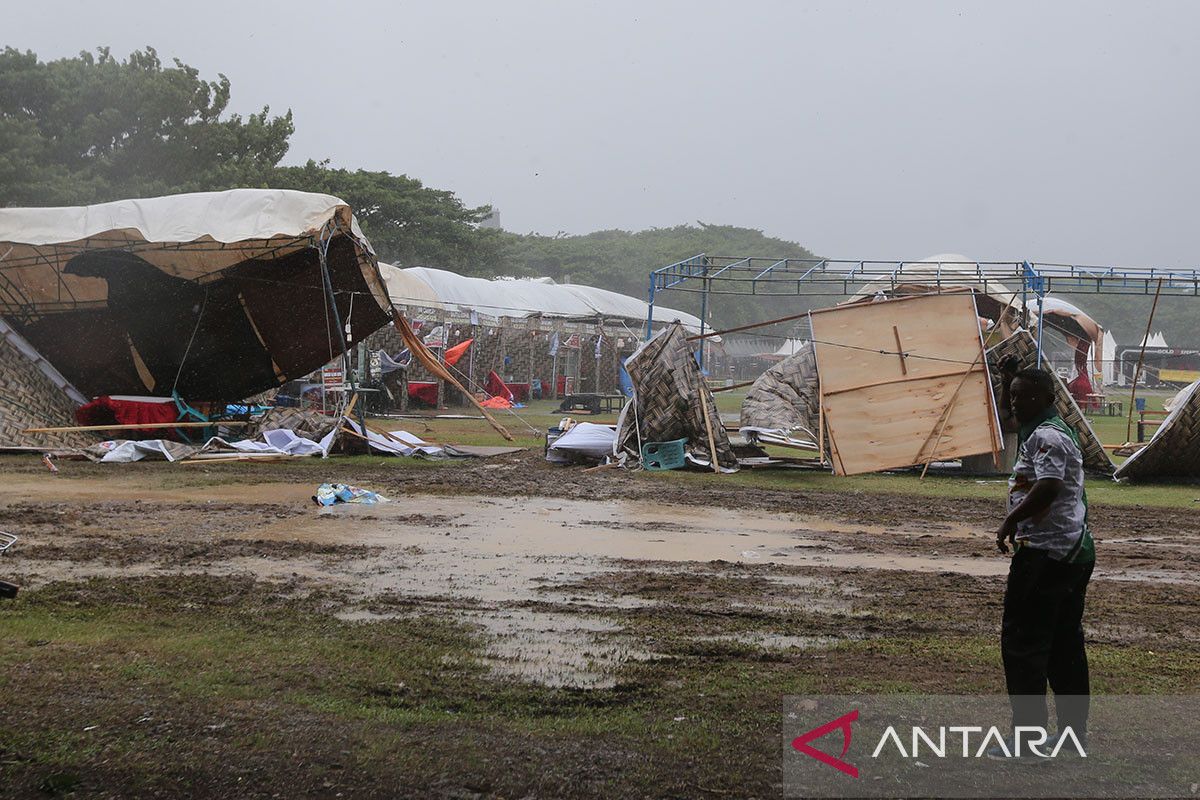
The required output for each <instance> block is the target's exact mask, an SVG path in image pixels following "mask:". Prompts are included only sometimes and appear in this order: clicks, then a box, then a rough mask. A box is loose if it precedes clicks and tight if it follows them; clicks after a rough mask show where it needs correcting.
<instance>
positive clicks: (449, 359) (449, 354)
mask: <svg viewBox="0 0 1200 800" xmlns="http://www.w3.org/2000/svg"><path fill="white" fill-rule="evenodd" d="M474 341H475V340H474V339H467V340H466V341H465V342H460V343H458V344H456V345H454V347H451V348H450V349H448V350H447V351H446V353H445V354H444V355H443V356H442V361H443V362H445V364H446V366H448V367H453V366H454V365H455V364H457V363H458V362H459V361H460V360H461V359H462V357H463V356H464V355H466V353H467V348H469V347H470V346H471V343H472V342H474Z"/></svg>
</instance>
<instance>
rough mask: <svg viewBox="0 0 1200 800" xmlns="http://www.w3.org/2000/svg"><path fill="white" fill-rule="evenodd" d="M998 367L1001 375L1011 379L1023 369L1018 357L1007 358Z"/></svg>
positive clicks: (1001, 360)
mask: <svg viewBox="0 0 1200 800" xmlns="http://www.w3.org/2000/svg"><path fill="white" fill-rule="evenodd" d="M997 366H998V367H999V368H1000V374H1001V375H1003V376H1004V377H1006V378H1011V377H1012V376H1013V375H1016V374H1017V371H1018V370H1019V369H1020V368H1021V362H1020V361H1018V360H1017V357H1016V356H1005V357H1004V358H1002V359H1000V363H999V364H998V365H997Z"/></svg>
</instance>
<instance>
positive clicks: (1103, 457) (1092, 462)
mask: <svg viewBox="0 0 1200 800" xmlns="http://www.w3.org/2000/svg"><path fill="white" fill-rule="evenodd" d="M1008 356H1013V357H1014V358H1016V359H1017V368H1018V369H1032V368H1034V367H1037V366H1039V365H1038V363H1037V342H1035V341H1034V339H1033V336H1031V335H1030V334H1029V332H1028V331H1017V332H1016V333H1015V334H1013V335H1012V336H1010V337H1008V338H1007V339H1005V340H1004V341H1002V342H1000V343H999V344H998V345H996V346H995V347H992V348H990V349H989V350H988V351H987V361H988V371H989V372H990V373H991V376H992V387H993V390H994V391H995V392H996V395H997V396H999V394H1000V381H1001V375H1000V362H1001V361H1003V360H1004V359H1005V358H1007V357H1008ZM1040 366H1041V368H1042V369H1044V370H1046V371H1047V372H1049V373H1050V374H1051V375H1053V376H1054V408H1055V410H1057V411H1058V415H1059V416H1060V417H1062V419H1063V422H1065V423H1067V425H1069V426H1071V429H1072V430H1074V431H1075V433H1076V434H1077V435H1078V436H1079V443H1080V445H1081V448H1080V449H1081V450H1082V451H1083V468H1084V469H1086V470H1088V471H1089V472H1096V473H1100V474H1103V475H1111V474H1112V472H1113V463H1112V459H1110V458H1109V457H1108V452H1107V451H1106V450H1105V449H1104V446H1103V445H1102V444H1100V440H1099V439H1098V438H1097V437H1096V433H1095V432H1094V431H1093V430H1092V426H1091V424H1090V423H1089V422H1088V421H1087V418H1086V417H1085V416H1084V415H1083V412H1082V411H1080V410H1079V406H1078V405H1077V404H1076V403H1075V400H1074V399H1073V398H1072V397H1071V393H1070V391H1068V389H1067V385H1066V384H1065V383H1063V382H1062V379H1061V378H1059V377H1058V375H1057V374H1056V373H1055V372H1054V370H1053V369H1051V368H1050V362H1049V361H1047V360H1046V356H1045V354H1044V353H1043V354H1042V363H1041V365H1040Z"/></svg>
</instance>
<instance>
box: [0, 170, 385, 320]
mask: <svg viewBox="0 0 1200 800" xmlns="http://www.w3.org/2000/svg"><path fill="white" fill-rule="evenodd" d="M326 225H335V226H338V227H340V228H342V229H343V230H349V232H350V233H351V235H352V236H353V237H354V238H355V239H356V240H357V244H358V245H359V246H360V247H362V248H363V249H364V250H368V251H369V248H370V245H369V244H368V243H367V240H366V238H365V237H364V236H363V233H362V231H361V230H360V229H359V227H358V222H357V220H355V219H354V216H353V214H352V213H351V212H350V207H349V206H348V205H346V203H345V202H344V201H342V200H339V199H338V198H336V197H332V196H330V195H327V194H313V193H311V192H297V191H292V190H288V189H231V190H229V191H225V192H193V193H190V194H176V195H169V196H166V197H150V198H144V199H135V200H117V201H114V202H112V203H99V204H97V205H92V206H72V207H58V208H0V254H3V261H4V267H5V278H6V279H7V282H8V283H9V284H10V285H11V286H13V287H15V288H17V289H19V290H20V295H21V296H22V297H23V298H24V301H25V304H27V305H31V306H32V307H33V308H34V309H37V308H38V307H39V305H40V304H42V303H47V304H51V305H54V306H57V305H60V304H61V302H60V301H61V297H62V296H63V295H64V294H66V295H67V296H69V297H70V299H71V301H72V302H73V303H76V304H78V303H84V302H89V301H92V302H94V301H103V300H105V299H106V298H107V294H108V292H107V288H106V284H105V282H104V281H103V280H101V279H99V278H94V277H83V276H78V275H72V274H70V273H67V272H64V267H65V266H66V265H67V262H69V261H70V260H71V259H72V258H74V257H75V256H77V255H79V254H80V253H81V252H84V251H86V250H99V249H105V248H116V249H122V250H128V251H130V252H134V253H136V254H137V255H138V256H140V257H141V258H143V259H144V260H146V261H148V262H149V263H151V264H153V265H154V266H156V267H158V268H159V269H161V270H162V271H163V272H165V273H167V274H168V275H173V276H175V277H179V278H185V279H189V280H196V279H201V278H205V276H208V275H210V274H212V273H215V272H219V271H220V270H223V269H226V268H228V267H231V266H233V265H235V264H238V263H241V262H242V261H245V260H246V259H249V258H266V259H270V258H277V257H279V256H281V255H285V254H287V253H289V252H293V251H295V250H297V249H300V248H302V247H308V246H309V244H310V239H311V237H313V236H315V235H317V234H318V233H319V232H320V231H321V229H322V228H324V227H325V226H326ZM363 275H364V278H365V279H366V280H367V283H368V285H370V286H371V288H372V290H373V291H375V290H378V291H377V292H376V294H377V299H378V300H380V301H381V302H382V294H383V292H382V287H379V286H377V285H376V284H377V280H376V279H375V277H374V271H373V270H370V269H364V271H363ZM13 310H14V309H9V308H7V304H6V303H5V302H3V301H0V313H4V312H5V311H9V312H11V311H13Z"/></svg>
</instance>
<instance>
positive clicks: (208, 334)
mask: <svg viewBox="0 0 1200 800" xmlns="http://www.w3.org/2000/svg"><path fill="white" fill-rule="evenodd" d="M322 253H324V254H325V256H326V258H325V263H326V265H327V266H328V274H329V279H330V282H331V283H332V285H333V290H334V298H335V299H334V302H335V303H336V305H337V307H338V311H339V314H340V315H341V317H342V320H343V321H345V322H347V323H348V324H349V325H350V326H351V336H352V338H353V340H354V341H360V340H362V339H363V338H365V337H366V336H367V335H369V334H370V333H372V332H373V331H375V330H377V329H378V328H379V327H381V326H383V325H384V324H386V323H387V321H388V319H389V317H390V315H391V313H392V312H391V304H390V301H389V300H388V296H387V291H386V288H385V287H384V284H383V280H382V278H381V277H380V275H379V271H378V267H377V263H376V259H375V255H374V253H373V251H372V250H371V246H370V244H369V243H368V242H367V240H366V239H365V238H364V237H363V235H362V231H361V230H360V229H359V227H358V223H357V222H356V221H355V220H354V217H353V215H352V214H351V212H350V208H349V206H347V205H346V204H345V203H344V202H342V201H341V200H338V199H337V198H335V197H330V196H329V195H321V194H311V193H307V192H294V191H284V190H269V189H234V190H231V191H227V192H201V193H195V194H181V195H173V196H169V197H156V198H148V199H136V200H120V201H117V202H113V203H103V204H99V205H93V206H84V207H77V208H9V209H0V254H3V256H4V259H3V260H4V265H3V266H4V269H3V276H4V281H3V288H2V289H0V316H3V317H5V318H6V319H7V320H8V321H9V322H10V324H11V325H12V326H13V327H14V328H15V329H16V330H17V331H18V332H19V333H20V334H21V335H22V336H23V337H24V338H25V339H27V340H28V341H29V342H30V344H31V345H32V346H33V347H35V348H36V349H37V350H38V351H39V352H40V353H41V354H42V355H43V356H44V357H45V358H46V359H47V360H48V361H50V362H51V363H52V364H54V366H55V367H56V368H57V369H58V371H59V372H61V374H62V375H63V376H64V377H65V378H66V379H67V380H68V381H70V382H71V383H72V384H74V385H75V386H76V387H77V388H78V389H79V390H80V391H81V392H82V393H83V394H85V395H88V396H95V395H111V394H120V393H126V394H159V395H161V394H167V393H170V392H172V391H178V393H179V394H180V395H182V396H184V397H187V398H188V399H189V400H218V401H219V400H226V401H229V400H240V399H243V398H245V397H249V396H252V395H255V394H258V393H260V392H263V391H266V390H268V389H273V388H277V387H278V386H279V385H281V384H282V383H285V382H287V381H288V380H290V379H294V378H297V377H301V376H303V375H305V374H307V373H309V372H311V371H313V370H314V369H317V368H318V367H320V366H321V365H322V364H324V363H326V362H328V361H329V360H330V359H331V358H332V357H333V356H335V355H336V351H337V349H338V348H339V347H340V345H339V344H338V343H339V342H340V339H341V337H342V336H343V333H342V331H340V330H336V328H337V327H338V326H336V325H335V324H334V323H333V322H332V320H330V319H328V318H329V317H332V314H330V313H329V308H328V306H329V300H328V296H327V294H326V292H325V290H324V286H323V270H322V269H321V260H322V259H321V254H322ZM352 302H353V313H351V304H352ZM317 320H323V321H324V324H320V323H318V324H314V322H315V321H317Z"/></svg>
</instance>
